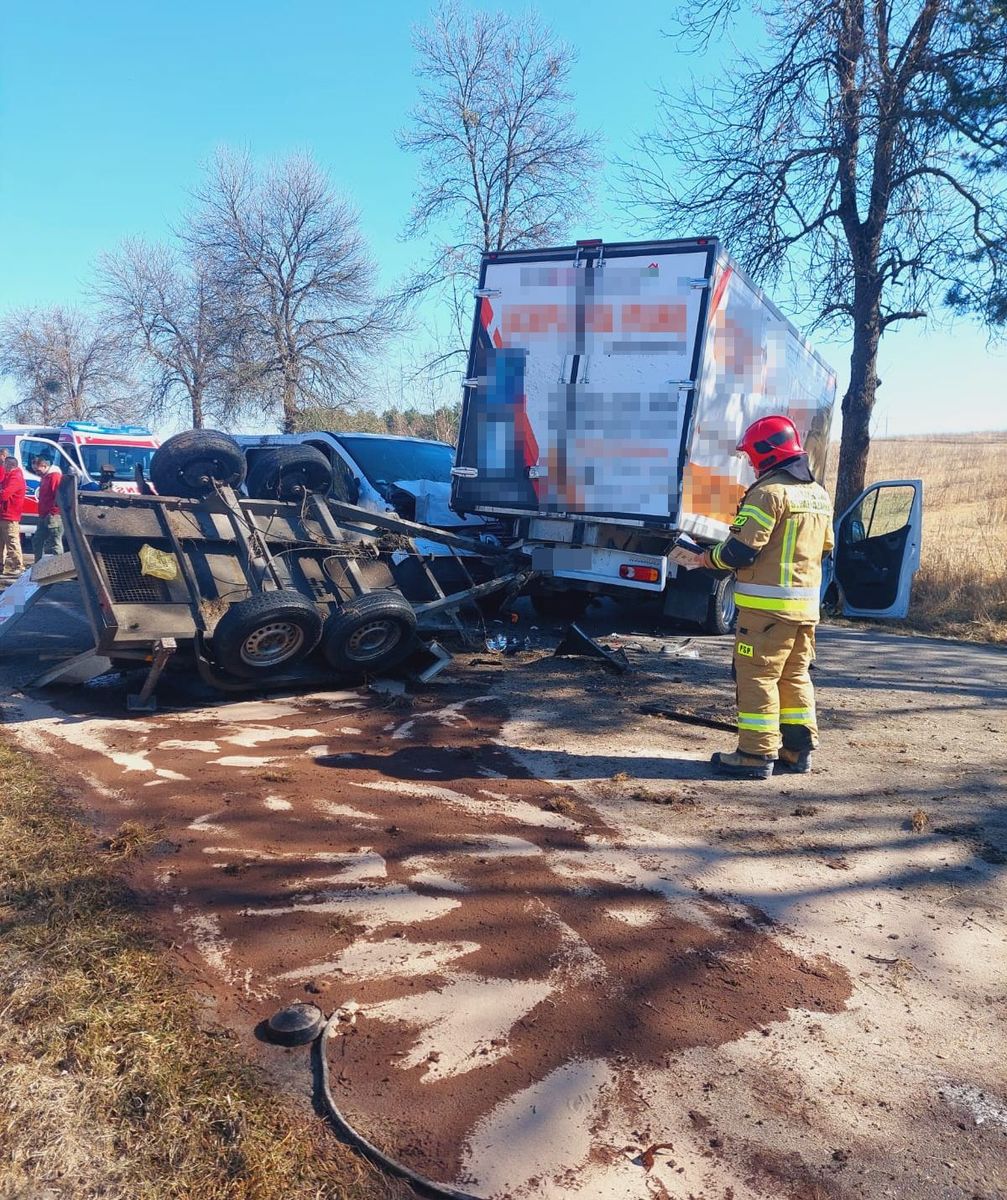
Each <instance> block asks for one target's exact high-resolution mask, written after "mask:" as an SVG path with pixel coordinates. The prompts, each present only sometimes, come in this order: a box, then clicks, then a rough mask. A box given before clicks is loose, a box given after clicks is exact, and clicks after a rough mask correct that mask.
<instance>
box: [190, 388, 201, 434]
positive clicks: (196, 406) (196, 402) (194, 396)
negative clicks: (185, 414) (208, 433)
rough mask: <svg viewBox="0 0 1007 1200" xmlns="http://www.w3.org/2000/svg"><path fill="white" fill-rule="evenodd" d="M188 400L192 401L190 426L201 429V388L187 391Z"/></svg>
mask: <svg viewBox="0 0 1007 1200" xmlns="http://www.w3.org/2000/svg"><path fill="white" fill-rule="evenodd" d="M189 400H190V401H191V403H192V428H193V429H202V428H203V425H204V423H205V417H204V416H203V392H202V389H201V388H197V389H195V390H193V391H191V392H190V393H189Z"/></svg>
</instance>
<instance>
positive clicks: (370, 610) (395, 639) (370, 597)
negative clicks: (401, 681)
mask: <svg viewBox="0 0 1007 1200" xmlns="http://www.w3.org/2000/svg"><path fill="white" fill-rule="evenodd" d="M415 632H416V614H415V613H414V612H413V607H412V605H411V604H410V603H409V601H408V600H407V599H406V598H405V597H404V596H400V595H399V593H398V592H391V591H379V592H368V593H367V594H366V595H364V596H356V597H355V598H354V599H352V600H348V601H347V602H346V603H345V604H344V605H343V606H342V607H341V608H340V609H338V611H336V612H334V613H333V614H332V616H331V617H329V619H328V620H327V621H326V622H325V630H324V632H323V634H322V654H324V655H325V661H326V662H327V663H328V664H329V666H330V667H332V668H333V669H334V670H336V671H349V672H353V673H356V674H364V673H366V674H369V675H370V674H375V673H376V672H378V671H387V670H389V669H390V668H391V667H394V666H396V665H397V664H398V663H400V662H402V660H403V659H405V658H407V657H408V656H409V654H410V652H411V651H412V648H413V636H414V634H415Z"/></svg>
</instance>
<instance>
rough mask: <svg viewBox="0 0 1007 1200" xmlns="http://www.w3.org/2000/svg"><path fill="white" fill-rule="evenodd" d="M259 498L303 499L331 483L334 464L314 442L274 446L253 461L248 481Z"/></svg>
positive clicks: (322, 489)
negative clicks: (307, 444) (306, 444)
mask: <svg viewBox="0 0 1007 1200" xmlns="http://www.w3.org/2000/svg"><path fill="white" fill-rule="evenodd" d="M245 486H246V487H247V488H248V494H249V495H250V496H254V497H255V498H256V499H257V500H300V499H301V498H302V497H304V496H308V495H311V494H312V493H313V492H321V493H323V494H325V493H327V492H328V491H329V489H330V488H331V487H332V466H331V464H330V463H329V460H328V459H327V458H326V457H325V455H324V454H323V453H322V452H321V450H316V449H315V447H314V446H274V447H271V448H270V449H269V450H263V451H261V452H260V454H259V456H258V457H257V458H256V459H255V461H254V462H253V463H252V466H251V468H250V470H249V472H248V479H247V481H246V485H245Z"/></svg>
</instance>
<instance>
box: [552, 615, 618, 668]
mask: <svg viewBox="0 0 1007 1200" xmlns="http://www.w3.org/2000/svg"><path fill="white" fill-rule="evenodd" d="M553 657H554V658H568V657H576V658H600V659H601V660H602V661H603V662H604V664H605V669H606V670H608V671H612V672H614V673H615V674H616V675H624V674H625V673H626V672H627V671H629V670H631V667H630V664H629V659H628V658H627V657H626V651H625V650H622V649H619V650H609V649H608V648H607V647H606V646H603V645H602V644H601V643H600V642H596V641H595V640H594V638H592V637H589V636H588V635H587V634H586V633H585V632H584V630H583V629H581V627H580V626H579V625H571V626H570V628H569V629H568V630H567V631H566V636H565V637H564V638H563V640H562V641H561V642H560V644H559V645H558V646H557V647H556V649H555V650H554V651H553Z"/></svg>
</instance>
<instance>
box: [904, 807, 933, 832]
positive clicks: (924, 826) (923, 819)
mask: <svg viewBox="0 0 1007 1200" xmlns="http://www.w3.org/2000/svg"><path fill="white" fill-rule="evenodd" d="M909 823H910V825H911V827H912V831H913V833H926V832H927V831H928V830H929V829H930V818H929V817H928V816H927V814H926V813H925V812H924V811H923V809H922V808H918V809H916V811H915V812H914V813H913V815H912V817H910V819H909Z"/></svg>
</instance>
